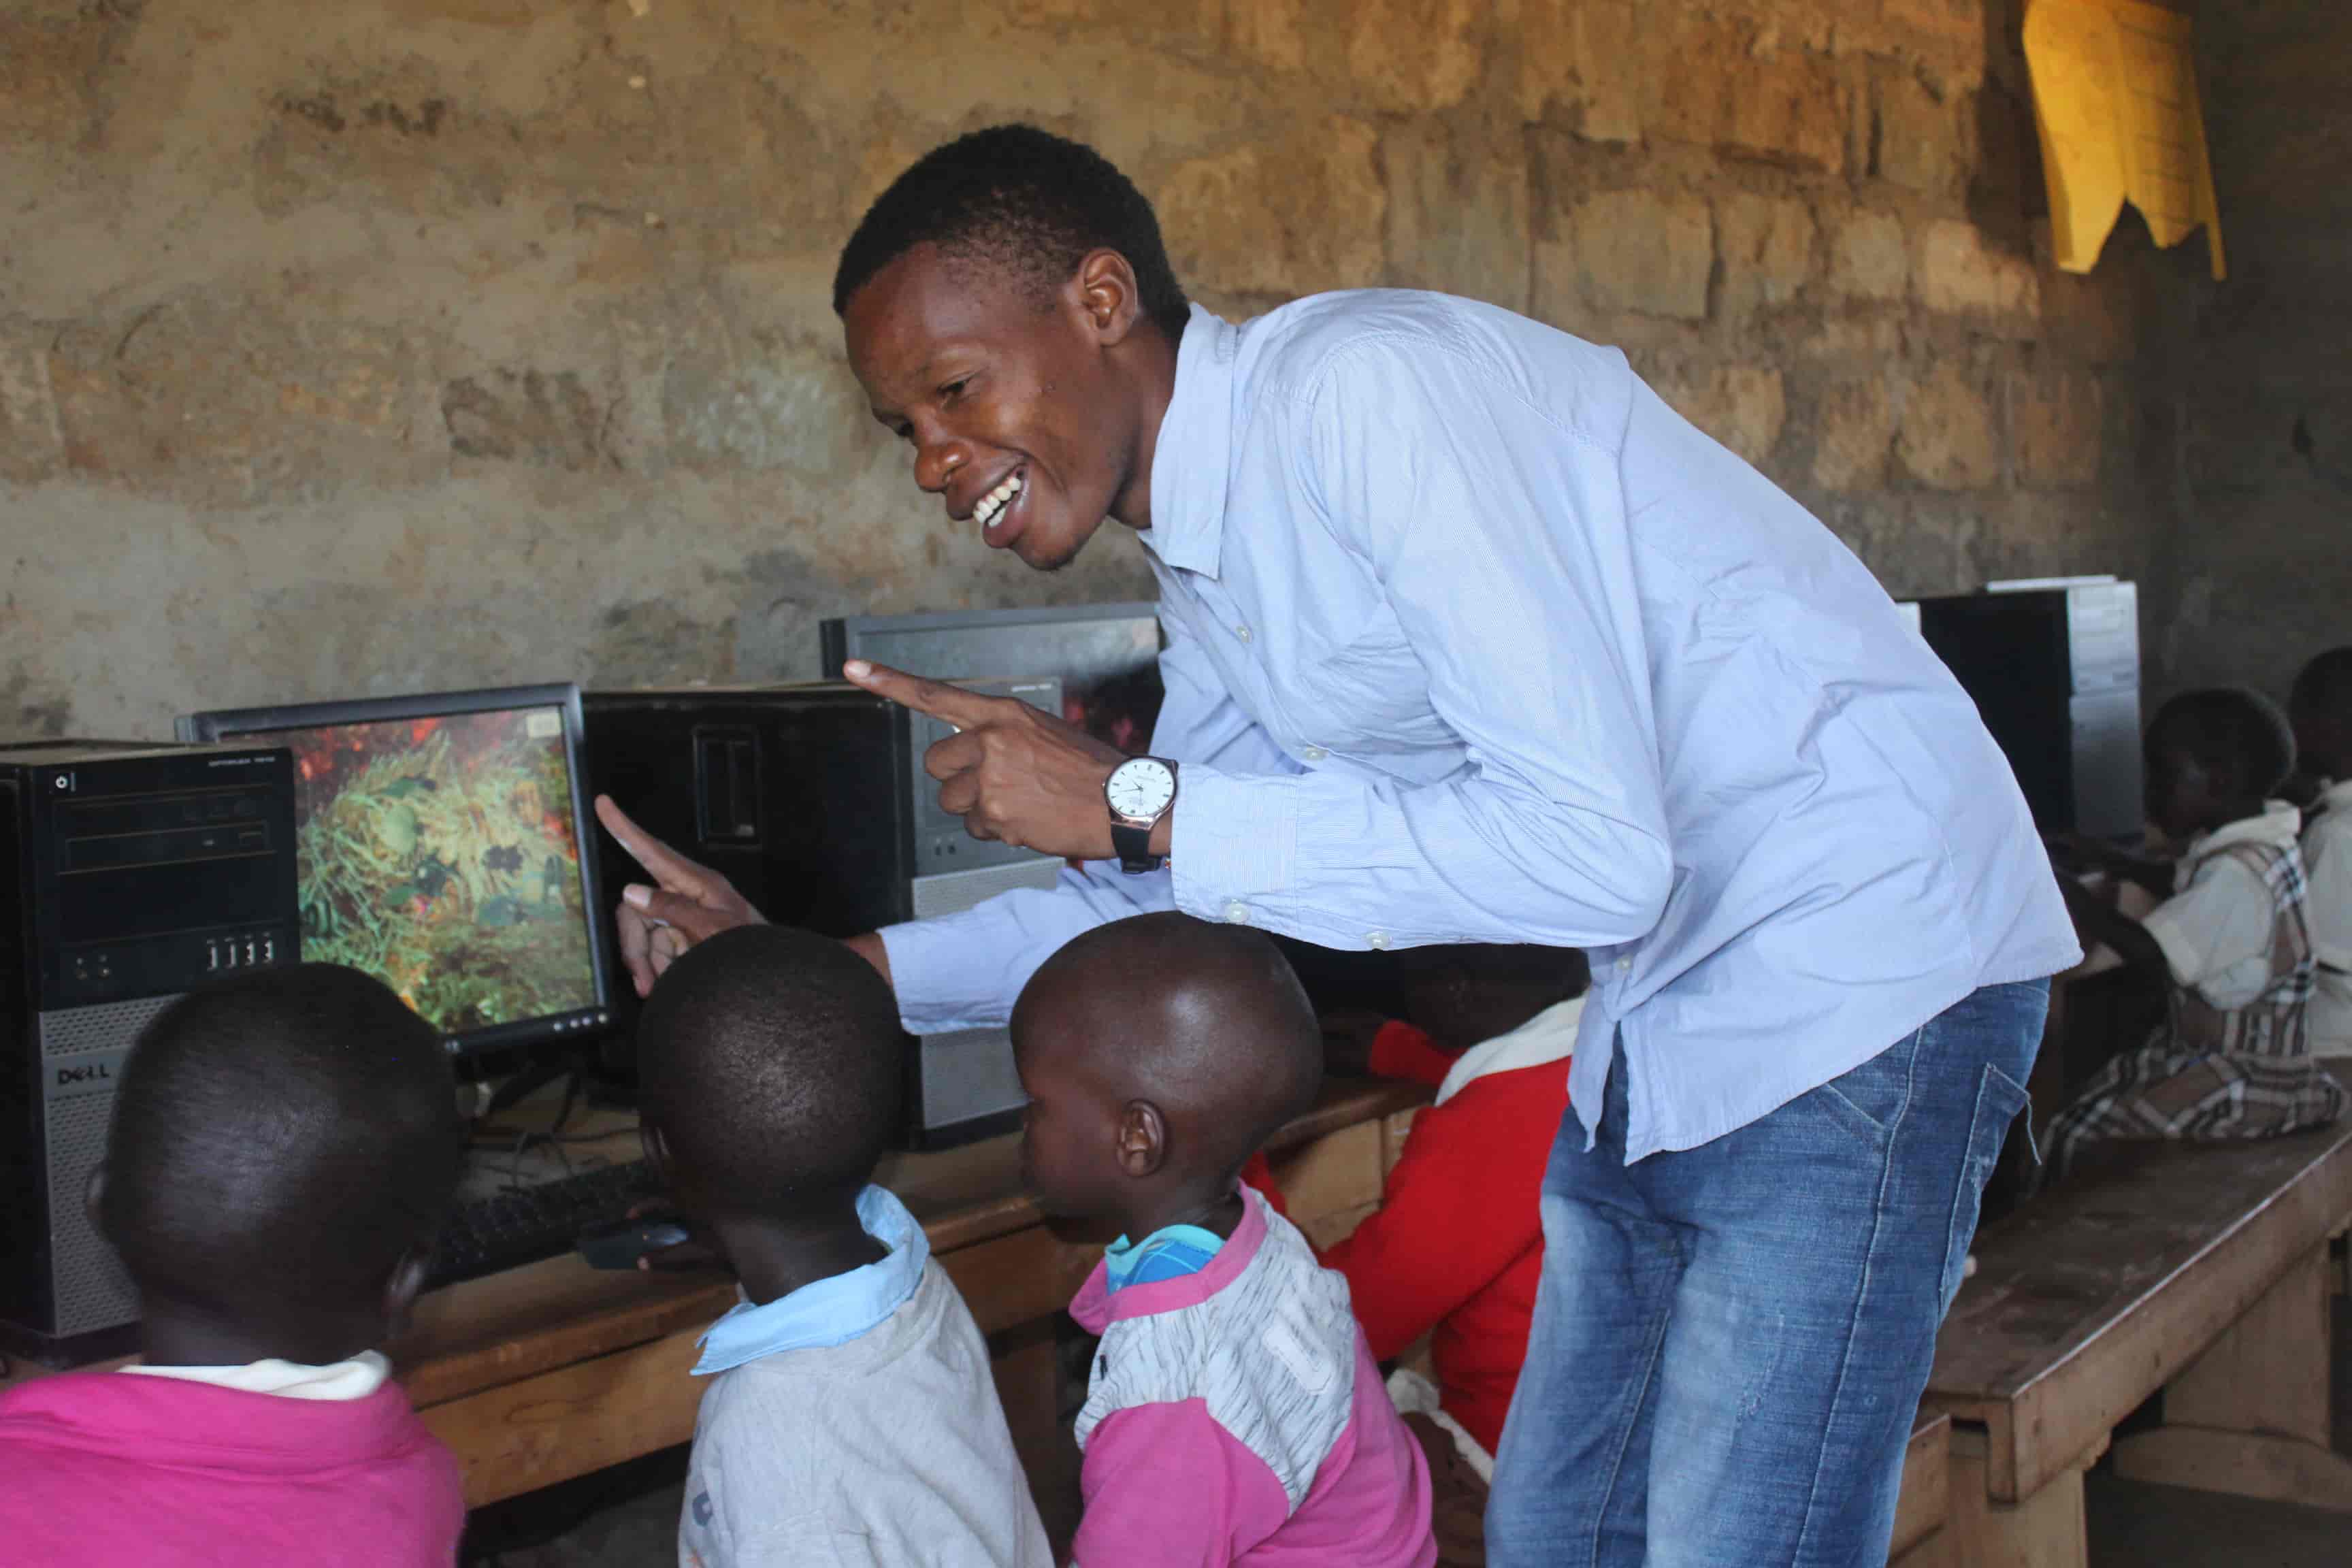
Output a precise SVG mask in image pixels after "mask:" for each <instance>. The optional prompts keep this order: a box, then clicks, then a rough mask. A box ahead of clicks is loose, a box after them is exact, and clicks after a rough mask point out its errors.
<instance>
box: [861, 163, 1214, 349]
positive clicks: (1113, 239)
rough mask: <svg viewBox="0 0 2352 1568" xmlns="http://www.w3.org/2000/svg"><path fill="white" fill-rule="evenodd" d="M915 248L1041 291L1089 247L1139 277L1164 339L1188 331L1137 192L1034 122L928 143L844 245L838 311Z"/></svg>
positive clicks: (1156, 232) (1066, 273)
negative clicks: (936, 250) (978, 265)
mask: <svg viewBox="0 0 2352 1568" xmlns="http://www.w3.org/2000/svg"><path fill="white" fill-rule="evenodd" d="M919 245H936V246H938V247H940V251H941V252H942V253H943V254H945V255H947V256H950V257H953V258H970V259H972V260H976V261H982V262H984V263H986V264H987V265H989V266H992V267H995V268H1001V269H1003V270H1004V271H1007V272H1010V273H1012V274H1013V276H1015V277H1016V278H1018V279H1020V280H1021V281H1022V282H1024V284H1027V285H1028V286H1029V287H1031V288H1032V289H1035V290H1037V291H1038V292H1039V293H1040V294H1041V295H1044V296H1045V297H1050V296H1051V294H1052V292H1053V290H1055V289H1059V288H1060V287H1061V286H1062V285H1063V284H1065V283H1066V282H1068V281H1069V279H1070V277H1071V275H1072V274H1073V273H1075V272H1076V271H1077V269H1078V263H1079V262H1080V261H1081V260H1082V259H1084V258H1085V257H1086V255H1087V252H1088V251H1092V250H1116V251H1118V253H1119V254H1120V255H1121V256H1124V257H1126V258H1127V264H1128V265H1129V267H1131V268H1134V269H1135V287H1136V291H1137V294H1138V296H1139V298H1138V300H1137V301H1136V302H1137V304H1138V305H1139V307H1140V309H1141V310H1142V311H1143V313H1144V314H1145V315H1147V316H1149V317H1150V318H1151V320H1152V321H1153V323H1154V324H1155V325H1157V326H1158V327H1159V328H1160V331H1162V332H1165V333H1166V334H1167V335H1168V339H1169V341H1170V342H1175V341H1177V340H1178V339H1180V338H1181V337H1182V336H1183V335H1184V321H1185V319H1186V316H1187V314H1188V309H1187V306H1186V304H1185V300H1184V290H1183V289H1181V287H1179V286H1178V284H1177V282H1176V269H1175V268H1173V267H1171V266H1170V265H1169V262H1168V249H1167V247H1166V246H1164V245H1163V244H1161V243H1160V219H1159V217H1158V216H1155V215H1154V214H1153V212H1152V210H1151V204H1150V202H1148V201H1146V200H1145V199H1144V197H1143V193H1142V192H1141V191H1139V190H1137V189H1136V188H1135V184H1134V182H1133V181H1131V180H1129V178H1128V177H1127V176H1126V175H1125V174H1120V173H1119V172H1118V169H1117V168H1115V167H1114V166H1113V165H1112V164H1111V162H1110V160H1109V159H1108V158H1105V157H1104V156H1103V155H1102V154H1101V153H1097V152H1096V151H1095V150H1094V149H1093V148H1091V147H1089V146H1087V145H1086V144H1085V143H1084V142H1072V141H1070V140H1068V139H1067V138H1066V137H1061V136H1056V135H1055V134H1054V133H1053V132H1049V131H1040V130H1038V129H1037V128H1036V127H1035V126H1034V125H992V126H990V127H989V128H988V129H987V130H985V131H975V132H972V133H971V134H970V135H969V136H960V137H958V138H957V139H956V140H954V141H953V142H948V143H947V144H946V145H945V146H941V147H934V148H932V149H931V150H930V151H929V153H924V154H923V155H922V156H921V157H920V158H919V159H917V160H916V161H915V163H913V165H912V166H910V167H909V168H908V170H907V172H906V173H905V174H901V175H899V176H898V178H897V179H896V180H893V181H892V182H891V183H890V188H889V189H888V190H886V191H884V192H883V193H882V194H881V195H879V196H878V197H877V198H876V199H875V202H874V205H872V206H870V207H868V208H866V216H864V217H863V218H861V219H859V220H858V225H857V229H856V233H854V234H852V235H851V236H850V237H849V243H848V244H847V245H845V246H843V247H841V265H840V267H839V268H838V269H836V270H835V273H834V275H833V310H834V314H835V315H842V314H845V313H846V312H847V310H848V309H849V299H850V296H851V295H853V294H855V293H856V292H857V290H858V289H862V288H864V287H865V286H866V283H867V282H868V281H870V280H871V279H873V277H874V275H875V274H876V273H877V272H879V271H881V270H882V269H883V268H886V267H887V266H889V265H890V264H891V263H892V262H894V261H896V260H898V258H900V257H901V256H904V255H906V254H907V252H908V251H910V250H912V249H914V248H915V247H917V246H919Z"/></svg>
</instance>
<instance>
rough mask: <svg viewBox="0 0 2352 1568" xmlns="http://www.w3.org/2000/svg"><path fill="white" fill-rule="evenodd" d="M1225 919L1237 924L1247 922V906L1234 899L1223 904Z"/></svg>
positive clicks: (1240, 924)
mask: <svg viewBox="0 0 2352 1568" xmlns="http://www.w3.org/2000/svg"><path fill="white" fill-rule="evenodd" d="M1225 919H1226V920H1228V921H1232V922H1233V923H1234V925H1237V926H1245V925H1247V924H1249V906H1248V905H1247V904H1245V903H1244V902H1242V901H1241V900H1239V899H1235V900H1232V901H1231V902H1229V903H1227V904H1226V905H1225Z"/></svg>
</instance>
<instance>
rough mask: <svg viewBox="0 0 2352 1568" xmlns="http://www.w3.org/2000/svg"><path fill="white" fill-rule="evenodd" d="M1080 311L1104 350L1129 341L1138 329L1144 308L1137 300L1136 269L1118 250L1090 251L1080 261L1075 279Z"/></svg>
mask: <svg viewBox="0 0 2352 1568" xmlns="http://www.w3.org/2000/svg"><path fill="white" fill-rule="evenodd" d="M1073 287H1074V288H1075V289H1076V296H1077V303H1078V308H1079V310H1080V311H1081V312H1082V314H1083V315H1084V317H1085V319H1086V324H1087V331H1088V333H1089V334H1090V335H1091V336H1092V337H1093V338H1094V340H1095V342H1096V343H1097V345H1098V346H1100V347H1103V348H1109V347H1112V346H1113V345H1114V344H1117V343H1121V342H1126V341H1127V335H1128V333H1129V332H1131V331H1134V330H1135V321H1136V317H1137V316H1138V315H1139V314H1140V313H1141V310H1142V305H1141V302H1140V301H1139V299H1138V298H1137V293H1136V287H1135V268H1132V267H1129V265H1128V264H1127V258H1126V257H1124V256H1121V255H1120V254H1119V253H1118V251H1116V250H1090V251H1088V252H1087V254H1086V256H1085V257H1084V258H1082V259H1081V260H1080V261H1079V262H1078V273H1077V277H1076V279H1073Z"/></svg>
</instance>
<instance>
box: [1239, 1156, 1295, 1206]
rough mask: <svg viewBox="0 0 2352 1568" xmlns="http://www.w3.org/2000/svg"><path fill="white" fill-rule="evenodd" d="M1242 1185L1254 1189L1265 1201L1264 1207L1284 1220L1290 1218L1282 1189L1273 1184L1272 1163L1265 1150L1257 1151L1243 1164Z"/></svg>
mask: <svg viewBox="0 0 2352 1568" xmlns="http://www.w3.org/2000/svg"><path fill="white" fill-rule="evenodd" d="M1242 1184H1243V1185H1244V1186H1246V1187H1255V1188H1256V1189H1257V1193H1258V1196H1260V1197H1262V1198H1264V1199H1265V1206H1266V1207H1268V1208H1270V1209H1272V1210H1273V1211H1274V1212H1275V1213H1276V1214H1278V1215H1281V1216H1282V1217H1283V1218H1285V1219H1288V1218H1289V1217H1290V1205H1289V1204H1287V1203H1286V1202H1285V1201H1284V1200H1283V1196H1282V1189H1281V1188H1280V1187H1278V1186H1276V1184H1275V1181H1274V1163H1273V1162H1272V1161H1270V1160H1268V1159H1267V1158H1266V1157H1265V1150H1263V1149H1261V1150H1259V1151H1258V1152H1256V1153H1255V1154H1252V1155H1251V1156H1250V1157H1249V1158H1248V1159H1247V1160H1246V1161H1244V1163H1243V1164H1242Z"/></svg>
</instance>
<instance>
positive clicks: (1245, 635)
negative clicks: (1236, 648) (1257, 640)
mask: <svg viewBox="0 0 2352 1568" xmlns="http://www.w3.org/2000/svg"><path fill="white" fill-rule="evenodd" d="M1234 636H1235V637H1239V638H1241V639H1242V641H1244V642H1247V641H1249V640H1250V629H1249V627H1247V626H1235V627H1234Z"/></svg>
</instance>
